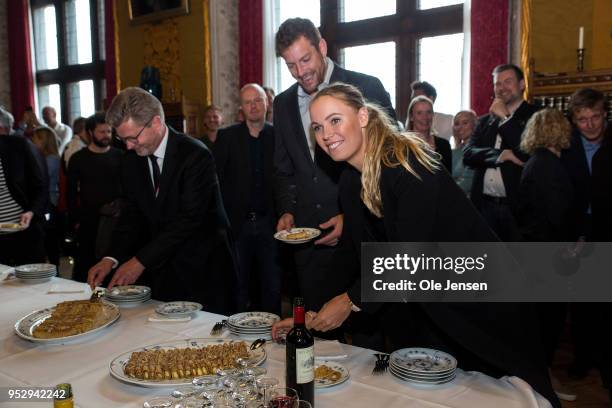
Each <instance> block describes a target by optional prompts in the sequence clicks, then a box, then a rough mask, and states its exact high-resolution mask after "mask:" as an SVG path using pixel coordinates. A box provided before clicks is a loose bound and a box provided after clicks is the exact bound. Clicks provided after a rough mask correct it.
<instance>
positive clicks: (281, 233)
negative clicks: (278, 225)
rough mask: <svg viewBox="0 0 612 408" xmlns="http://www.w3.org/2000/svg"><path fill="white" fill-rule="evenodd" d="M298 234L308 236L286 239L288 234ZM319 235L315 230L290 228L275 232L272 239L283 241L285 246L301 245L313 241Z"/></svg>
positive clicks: (319, 232)
mask: <svg viewBox="0 0 612 408" xmlns="http://www.w3.org/2000/svg"><path fill="white" fill-rule="evenodd" d="M300 232H305V233H307V234H308V236H307V237H305V238H300V239H290V238H287V236H288V235H289V234H297V233H300ZM319 235H321V231H319V230H318V229H316V228H291V229H290V230H283V231H279V232H277V233H276V234H274V238H276V239H278V240H279V241H283V242H285V243H287V244H303V243H305V242H308V241H311V240H313V239H315V238H316V237H318V236H319Z"/></svg>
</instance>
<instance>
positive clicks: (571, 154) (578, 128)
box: [561, 88, 612, 387]
mask: <svg viewBox="0 0 612 408" xmlns="http://www.w3.org/2000/svg"><path fill="white" fill-rule="evenodd" d="M568 111H569V115H570V118H571V121H572V124H573V125H574V131H573V133H572V141H571V145H570V148H569V149H566V150H564V151H562V152H561V162H562V164H563V165H564V166H565V169H566V170H567V172H568V174H569V176H570V179H571V181H572V185H573V188H574V200H573V206H572V211H571V216H570V219H569V220H567V222H568V223H570V228H571V233H572V237H571V238H572V239H573V240H582V241H594V240H597V239H601V240H606V238H605V237H603V236H601V234H599V233H598V234H597V236H594V235H593V229H594V222H593V221H597V222H598V224H599V225H598V227H600V226H601V225H603V224H605V222H604V220H603V219H602V216H603V217H605V216H606V215H607V214H609V212H610V208H607V207H602V206H601V205H600V200H597V199H595V200H594V198H597V197H599V194H601V193H605V192H604V191H602V190H600V191H594V188H595V187H596V186H598V185H601V183H600V182H599V181H600V180H602V175H603V174H602V169H604V168H605V167H606V164H605V162H606V159H605V158H606V149H602V146H605V144H604V140H606V142H609V140H610V137H612V136H611V135H612V131H611V130H610V129H611V126H610V125H609V124H608V123H607V122H606V111H605V96H604V94H603V93H601V92H599V91H597V90H594V89H588V88H583V89H579V90H577V91H576V92H574V94H573V95H572V96H571V98H570V103H569V106H568ZM608 166H609V164H608ZM604 177H607V178H609V177H610V174H606V175H605V176H604ZM595 180H598V182H597V183H595V184H594V181H595ZM570 311H571V320H572V337H573V342H574V361H573V362H572V364H571V365H570V367H569V375H570V377H572V378H575V379H580V378H584V377H586V375H587V374H588V372H589V370H590V368H591V367H593V366H596V367H597V368H599V369H600V371H601V376H602V382H603V383H604V385H605V386H610V387H612V369H611V367H612V356H611V355H610V353H608V352H600V350H605V349H606V347H607V343H609V341H610V338H611V337H612V331H611V330H610V329H609V328H608V326H607V325H601V324H600V321H601V318H602V316H603V317H604V318H607V317H609V316H610V315H611V314H612V308H610V306H609V304H606V303H572V304H571V306H570Z"/></svg>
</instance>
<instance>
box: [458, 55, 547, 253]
mask: <svg viewBox="0 0 612 408" xmlns="http://www.w3.org/2000/svg"><path fill="white" fill-rule="evenodd" d="M493 89H494V91H495V99H494V100H493V103H492V104H491V107H490V108H489V114H488V115H485V116H483V117H481V118H480V119H479V120H478V124H477V126H476V129H475V130H474V134H473V135H472V137H471V138H470V141H469V143H468V144H467V146H466V147H465V148H464V154H463V163H464V164H465V165H466V166H469V167H472V168H474V182H473V184H472V192H471V198H472V201H473V202H474V205H475V206H476V208H478V210H479V211H480V213H481V214H482V216H483V217H484V219H485V220H486V221H487V222H488V223H489V226H490V227H491V229H493V231H495V233H496V234H497V235H498V236H499V238H501V240H502V241H508V242H512V241H519V240H520V238H521V236H520V232H519V229H518V227H517V224H516V210H517V193H518V187H519V184H520V180H521V171H522V169H523V165H524V164H525V162H526V161H527V159H528V158H529V157H528V155H527V154H525V153H524V152H522V151H521V149H520V143H521V134H522V133H523V130H524V129H525V125H526V124H527V121H528V120H529V118H530V117H531V115H533V114H534V113H535V112H536V111H537V108H536V107H535V106H533V105H530V104H529V103H527V102H526V101H525V100H523V92H524V91H525V77H524V75H523V72H522V71H521V70H520V68H518V67H517V66H516V65H512V64H504V65H499V66H497V67H495V68H494V69H493Z"/></svg>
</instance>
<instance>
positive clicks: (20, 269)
mask: <svg viewBox="0 0 612 408" xmlns="http://www.w3.org/2000/svg"><path fill="white" fill-rule="evenodd" d="M55 275H57V268H56V267H55V265H53V264H46V263H38V264H28V265H21V266H16V267H15V276H16V277H17V278H18V279H21V280H22V281H24V282H27V283H40V282H46V281H48V280H50V279H51V278H52V277H54V276H55Z"/></svg>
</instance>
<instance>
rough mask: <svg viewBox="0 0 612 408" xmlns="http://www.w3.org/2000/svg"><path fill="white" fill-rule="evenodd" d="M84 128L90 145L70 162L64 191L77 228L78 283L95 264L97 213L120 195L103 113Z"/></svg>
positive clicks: (116, 159)
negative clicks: (65, 190)
mask: <svg viewBox="0 0 612 408" xmlns="http://www.w3.org/2000/svg"><path fill="white" fill-rule="evenodd" d="M85 129H86V131H87V133H88V135H89V138H90V139H91V143H90V144H89V145H88V146H87V148H86V149H82V150H80V151H78V152H77V153H74V155H73V156H72V158H71V159H70V165H69V166H68V189H67V198H68V215H69V217H70V219H71V221H72V223H73V225H75V227H76V229H77V231H76V238H77V247H78V249H77V255H76V259H75V263H74V271H73V279H75V280H78V281H80V282H86V281H87V271H89V268H91V267H92V266H93V265H95V263H96V262H97V261H98V259H96V255H95V253H96V237H97V236H98V224H99V222H100V210H101V208H102V207H103V206H104V205H105V204H109V203H111V202H112V201H114V200H115V199H117V198H118V197H119V195H120V192H121V182H120V177H119V175H120V169H121V168H120V160H121V155H122V152H121V150H119V149H116V148H114V147H112V146H111V141H112V136H111V135H112V133H111V127H110V126H109V125H108V124H107V123H106V121H105V114H104V112H98V113H96V114H94V115H92V116H90V117H89V118H87V121H86V123H85Z"/></svg>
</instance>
